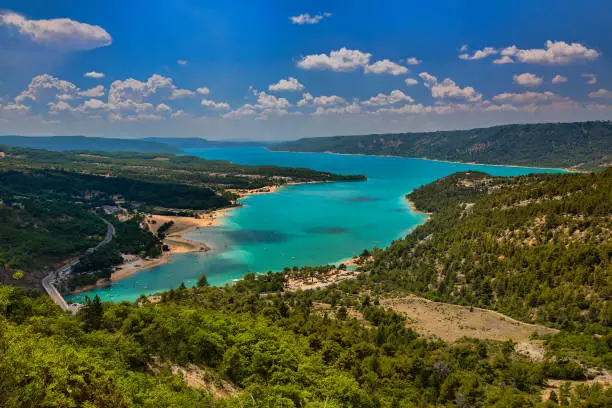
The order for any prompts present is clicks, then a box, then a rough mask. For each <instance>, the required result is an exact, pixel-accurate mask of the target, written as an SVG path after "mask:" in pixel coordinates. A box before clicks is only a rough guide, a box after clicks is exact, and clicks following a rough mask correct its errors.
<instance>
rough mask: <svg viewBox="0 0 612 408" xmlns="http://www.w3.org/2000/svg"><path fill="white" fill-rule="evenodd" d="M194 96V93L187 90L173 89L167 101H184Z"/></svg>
mask: <svg viewBox="0 0 612 408" xmlns="http://www.w3.org/2000/svg"><path fill="white" fill-rule="evenodd" d="M192 96H195V92H193V91H190V90H189V89H178V88H175V89H173V90H172V93H171V94H170V96H169V97H168V99H184V98H190V97H192Z"/></svg>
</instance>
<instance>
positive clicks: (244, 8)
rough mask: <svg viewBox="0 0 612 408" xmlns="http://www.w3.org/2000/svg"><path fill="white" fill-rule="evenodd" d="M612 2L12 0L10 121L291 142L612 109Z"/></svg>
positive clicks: (0, 117) (6, 130) (22, 129)
mask: <svg viewBox="0 0 612 408" xmlns="http://www.w3.org/2000/svg"><path fill="white" fill-rule="evenodd" d="M610 15H612V3H611V2H609V1H605V0H584V1H581V2H576V1H570V0H557V1H549V0H538V1H537V2H536V1H533V0H532V1H523V0H512V1H505V0H498V1H495V2H492V1H469V0H454V1H451V0H437V1H430V2H414V1H404V2H397V1H376V2H374V1H352V2H346V1H325V2H322V1H321V2H316V1H311V2H291V1H259V2H252V1H234V2H231V5H230V4H228V3H227V2H207V1H194V0H175V1H172V2H168V1H157V0H152V1H146V2H145V1H115V0H110V1H106V2H105V3H104V4H100V3H94V2H82V1H68V0H64V1H53V2H47V1H27V0H20V1H13V0H9V1H7V0H5V1H3V2H2V11H1V12H0V98H1V99H0V133H3V134H31V135H54V134H85V135H92V136H93V135H95V136H108V137H143V136H170V137H172V136H176V137H185V136H198V137H206V138H211V139H244V138H251V139H291V138H297V137H305V136H324V135H334V134H361V133H374V132H406V131H424V130H438V129H460V128H470V127H480V126H489V125H494V124H502V123H516V122H540V121H574V120H591V119H612V78H610V72H612V57H611V56H612V25H611V24H610V23H609V16H610ZM292 18H293V19H292ZM85 74H89V75H88V76H85ZM553 79H554V80H553Z"/></svg>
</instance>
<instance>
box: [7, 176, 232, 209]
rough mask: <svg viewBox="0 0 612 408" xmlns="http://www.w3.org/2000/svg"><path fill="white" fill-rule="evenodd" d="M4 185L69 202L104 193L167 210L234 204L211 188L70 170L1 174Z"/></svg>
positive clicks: (31, 193) (18, 191)
mask: <svg viewBox="0 0 612 408" xmlns="http://www.w3.org/2000/svg"><path fill="white" fill-rule="evenodd" d="M0 183H2V185H3V186H4V187H5V188H7V189H11V190H13V191H15V192H17V193H19V194H25V195H33V196H36V195H38V194H42V195H45V194H46V195H55V196H59V197H60V198H63V199H65V200H70V199H74V198H78V199H82V198H83V196H84V195H86V194H87V193H102V194H103V195H104V196H107V197H108V196H121V197H122V198H123V199H124V200H126V201H131V202H137V203H143V204H148V205H157V206H162V207H167V208H185V209H193V210H207V209H215V208H221V207H225V206H228V205H229V204H230V202H229V201H228V200H227V199H226V198H224V197H222V196H220V195H218V194H216V193H215V192H214V191H213V190H211V189H208V188H197V187H192V186H187V185H183V184H171V183H160V182H158V183H153V182H148V181H141V180H136V179H129V178H123V177H102V176H94V175H89V174H79V173H73V172H66V171H53V170H32V171H28V172H27V173H26V172H22V171H7V172H4V173H2V172H0Z"/></svg>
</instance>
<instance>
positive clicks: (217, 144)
mask: <svg viewBox="0 0 612 408" xmlns="http://www.w3.org/2000/svg"><path fill="white" fill-rule="evenodd" d="M142 140H146V141H149V142H157V143H164V144H167V145H170V146H174V147H178V148H180V149H193V148H195V149H203V148H238V147H269V146H272V145H273V144H275V143H273V142H256V141H248V140H245V141H239V140H227V141H223V140H208V139H202V138H200V137H147V138H144V139H142Z"/></svg>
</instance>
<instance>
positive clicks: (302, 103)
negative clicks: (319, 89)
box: [297, 92, 314, 106]
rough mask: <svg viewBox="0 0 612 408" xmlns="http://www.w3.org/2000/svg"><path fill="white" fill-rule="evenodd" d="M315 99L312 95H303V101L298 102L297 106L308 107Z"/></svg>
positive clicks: (306, 93)
mask: <svg viewBox="0 0 612 408" xmlns="http://www.w3.org/2000/svg"><path fill="white" fill-rule="evenodd" d="M313 99H314V97H313V96H312V95H311V94H310V93H308V92H305V93H303V94H302V99H300V100H299V101H298V103H297V106H307V105H308V104H309V103H310V102H312V100H313Z"/></svg>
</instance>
